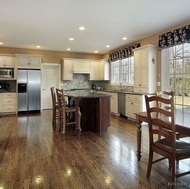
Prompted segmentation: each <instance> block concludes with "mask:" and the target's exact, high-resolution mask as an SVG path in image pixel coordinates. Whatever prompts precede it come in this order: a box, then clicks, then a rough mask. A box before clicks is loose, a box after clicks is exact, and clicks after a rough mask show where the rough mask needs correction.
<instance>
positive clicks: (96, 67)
mask: <svg viewBox="0 0 190 189" xmlns="http://www.w3.org/2000/svg"><path fill="white" fill-rule="evenodd" d="M73 74H89V79H90V80H94V81H95V80H97V81H100V80H109V63H108V61H107V60H87V59H72V58H63V60H62V80H72V79H73Z"/></svg>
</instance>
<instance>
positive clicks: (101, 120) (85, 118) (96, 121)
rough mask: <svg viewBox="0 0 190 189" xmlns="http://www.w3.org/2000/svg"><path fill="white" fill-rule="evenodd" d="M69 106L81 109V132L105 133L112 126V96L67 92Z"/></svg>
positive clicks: (88, 91)
mask: <svg viewBox="0 0 190 189" xmlns="http://www.w3.org/2000/svg"><path fill="white" fill-rule="evenodd" d="M65 96H67V97H68V101H69V105H72V104H74V105H75V106H79V107H80V111H81V130H82V131H92V132H105V131H107V128H108V127H109V126H110V116H111V113H110V97H111V96H110V95H106V94H101V93H96V92H94V91H90V90H84V91H81V90H75V91H65Z"/></svg>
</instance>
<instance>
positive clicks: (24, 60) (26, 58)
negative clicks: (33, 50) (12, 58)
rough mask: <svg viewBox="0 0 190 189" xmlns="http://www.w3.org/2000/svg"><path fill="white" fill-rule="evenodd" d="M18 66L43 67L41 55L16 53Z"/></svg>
mask: <svg viewBox="0 0 190 189" xmlns="http://www.w3.org/2000/svg"><path fill="white" fill-rule="evenodd" d="M16 62H17V67H18V68H28V69H41V56H37V55H18V54H17V55H16Z"/></svg>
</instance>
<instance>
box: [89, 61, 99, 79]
mask: <svg viewBox="0 0 190 189" xmlns="http://www.w3.org/2000/svg"><path fill="white" fill-rule="evenodd" d="M90 80H100V79H99V61H96V60H92V61H90Z"/></svg>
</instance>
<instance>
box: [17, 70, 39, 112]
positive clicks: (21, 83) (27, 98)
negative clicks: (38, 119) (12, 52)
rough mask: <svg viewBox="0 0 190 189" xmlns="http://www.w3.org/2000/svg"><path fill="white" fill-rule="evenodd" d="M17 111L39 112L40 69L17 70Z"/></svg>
mask: <svg viewBox="0 0 190 189" xmlns="http://www.w3.org/2000/svg"><path fill="white" fill-rule="evenodd" d="M17 83H18V113H22V112H40V109H41V71H40V70H25V69H18V70H17Z"/></svg>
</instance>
